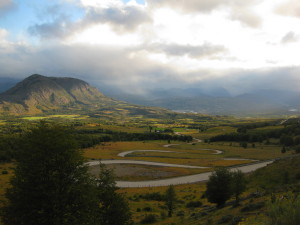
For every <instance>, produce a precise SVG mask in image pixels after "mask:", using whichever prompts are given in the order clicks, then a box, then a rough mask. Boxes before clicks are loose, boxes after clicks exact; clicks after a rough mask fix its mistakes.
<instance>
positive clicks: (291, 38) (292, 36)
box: [281, 31, 299, 44]
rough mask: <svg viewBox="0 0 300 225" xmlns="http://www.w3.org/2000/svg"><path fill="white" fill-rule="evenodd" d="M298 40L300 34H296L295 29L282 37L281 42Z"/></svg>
mask: <svg viewBox="0 0 300 225" xmlns="http://www.w3.org/2000/svg"><path fill="white" fill-rule="evenodd" d="M298 40H299V36H298V35H296V34H295V33H294V32H293V31H290V32H288V33H286V34H285V35H284V36H283V37H282V39H281V44H287V43H291V42H297V41H298Z"/></svg>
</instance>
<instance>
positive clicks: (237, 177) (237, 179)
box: [231, 170, 246, 205]
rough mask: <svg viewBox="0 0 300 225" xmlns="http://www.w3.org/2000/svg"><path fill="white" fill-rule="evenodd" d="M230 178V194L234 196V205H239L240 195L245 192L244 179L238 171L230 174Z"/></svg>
mask: <svg viewBox="0 0 300 225" xmlns="http://www.w3.org/2000/svg"><path fill="white" fill-rule="evenodd" d="M231 176H232V181H231V182H232V184H231V188H232V193H233V195H234V196H235V204H236V205H238V204H239V200H240V195H241V194H242V193H243V192H244V191H245V190H246V178H245V175H244V174H243V173H242V171H240V170H236V171H233V172H231Z"/></svg>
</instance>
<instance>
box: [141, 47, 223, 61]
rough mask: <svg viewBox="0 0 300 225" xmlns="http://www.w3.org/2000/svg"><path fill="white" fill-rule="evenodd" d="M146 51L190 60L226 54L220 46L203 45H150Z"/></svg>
mask: <svg viewBox="0 0 300 225" xmlns="http://www.w3.org/2000/svg"><path fill="white" fill-rule="evenodd" d="M146 49H148V50H150V51H154V52H162V53H165V54H166V55H169V56H188V57H190V58H198V59H201V58H211V57H214V56H217V55H220V54H222V53H225V52H227V49H226V48H225V47H224V46H221V45H212V44H210V43H204V44H203V45H199V46H192V45H179V44H152V45H150V46H149V47H146Z"/></svg>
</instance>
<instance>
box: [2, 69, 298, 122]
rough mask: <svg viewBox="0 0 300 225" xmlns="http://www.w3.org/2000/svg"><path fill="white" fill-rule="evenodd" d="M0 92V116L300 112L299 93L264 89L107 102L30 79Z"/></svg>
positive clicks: (56, 82) (71, 81) (79, 87)
mask: <svg viewBox="0 0 300 225" xmlns="http://www.w3.org/2000/svg"><path fill="white" fill-rule="evenodd" d="M13 85H15V86H13ZM1 90H6V91H5V92H3V93H1V94H0V113H1V114H38V113H45V112H47V113H48V112H54V111H55V112H66V111H72V110H73V111H77V112H78V111H87V110H88V111H93V112H101V113H102V114H103V113H104V114H105V113H106V114H109V113H111V112H114V114H115V115H137V114H139V115H140V114H141V115H148V116H157V115H163V114H164V113H170V111H168V110H172V111H175V112H192V113H193V112H194V113H202V114H213V115H235V116H269V115H291V114H298V113H299V112H300V101H299V100H300V93H299V92H292V91H279V90H267V89H266V90H255V91H252V92H250V93H244V94H241V95H238V96H231V95H230V93H229V92H228V91H227V90H226V89H224V88H223V87H215V88H213V89H201V88H186V89H180V88H177V89H157V90H152V91H150V92H149V91H148V92H147V93H146V94H144V95H141V94H127V93H125V92H122V91H121V90H118V89H109V88H107V89H105V88H104V91H105V93H106V94H107V93H108V94H109V96H111V97H113V98H110V97H107V96H106V95H104V94H103V93H102V92H100V91H99V90H98V89H97V88H95V87H92V86H90V85H89V84H88V83H87V82H85V81H82V80H79V79H75V78H66V77H46V76H42V75H38V74H34V75H31V76H29V77H27V78H26V79H24V80H23V81H20V82H19V83H17V84H16V80H14V79H10V78H0V92H1ZM116 99H119V100H116ZM128 102H130V103H128ZM142 105H143V106H142ZM153 107H155V108H153ZM157 107H161V108H157ZM162 108H166V110H164V109H162ZM167 109H168V110H167Z"/></svg>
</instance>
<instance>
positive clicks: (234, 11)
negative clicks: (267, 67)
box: [148, 0, 262, 28]
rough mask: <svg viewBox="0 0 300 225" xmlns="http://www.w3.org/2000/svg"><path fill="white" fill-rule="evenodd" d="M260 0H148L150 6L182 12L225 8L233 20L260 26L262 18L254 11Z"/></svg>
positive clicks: (254, 26)
mask: <svg viewBox="0 0 300 225" xmlns="http://www.w3.org/2000/svg"><path fill="white" fill-rule="evenodd" d="M259 2H260V1H259V0H247V1H240V0H201V1H199V0H180V1H179V0H148V3H149V5H150V7H153V8H159V7H168V8H172V9H175V10H178V11H180V12H182V13H188V14H190V13H193V14H199V13H211V12H213V11H216V10H220V9H223V10H225V11H228V12H229V18H230V19H231V20H237V21H239V22H241V23H242V24H244V25H246V26H249V27H253V28H256V27H259V26H260V24H261V23H262V18H261V17H260V16H259V15H258V14H257V13H255V12H254V10H253V7H254V6H256V5H257V4H258V3H259Z"/></svg>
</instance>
